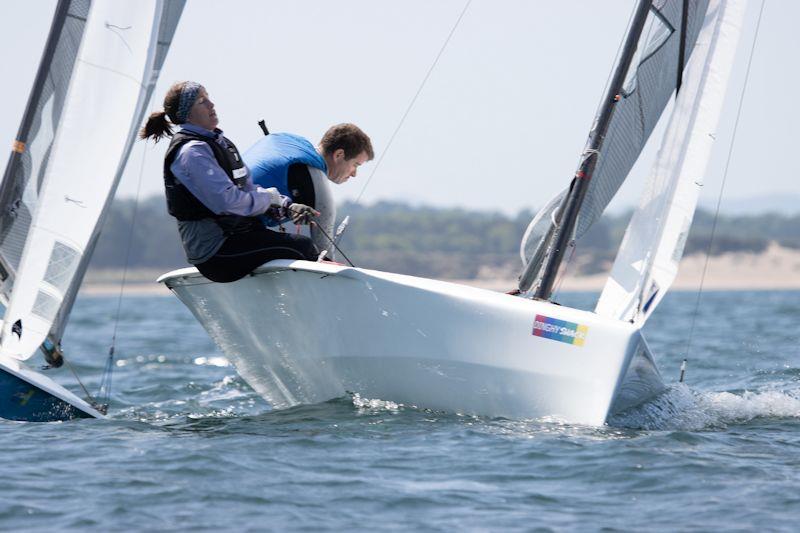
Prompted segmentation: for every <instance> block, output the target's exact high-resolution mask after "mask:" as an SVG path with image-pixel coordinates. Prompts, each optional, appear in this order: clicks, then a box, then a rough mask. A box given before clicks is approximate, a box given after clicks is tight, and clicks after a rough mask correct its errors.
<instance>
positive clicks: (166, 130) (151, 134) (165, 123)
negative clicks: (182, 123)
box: [139, 111, 172, 142]
mask: <svg viewBox="0 0 800 533" xmlns="http://www.w3.org/2000/svg"><path fill="white" fill-rule="evenodd" d="M163 137H172V124H170V122H169V120H167V113H166V112H165V111H156V112H155V113H151V114H150V116H149V117H148V118H147V123H145V125H144V127H143V128H142V129H141V131H139V138H140V139H153V140H154V141H155V142H158V141H160V140H161V139H162V138H163Z"/></svg>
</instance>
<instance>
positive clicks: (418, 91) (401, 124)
mask: <svg viewBox="0 0 800 533" xmlns="http://www.w3.org/2000/svg"><path fill="white" fill-rule="evenodd" d="M471 3H472V0H467V2H466V3H465V4H464V9H462V10H461V14H460V15H459V16H458V18H457V19H456V22H455V24H454V25H453V28H452V29H451V30H450V33H449V34H448V35H447V39H445V40H444V44H442V47H441V48H440V49H439V53H438V54H436V58H435V59H434V60H433V63H432V64H431V66H430V68H429V69H428V73H427V74H425V77H424V78H422V83H420V85H419V88H418V89H417V92H416V93H415V94H414V97H413V98H412V99H411V102H410V103H409V104H408V107H407V108H406V111H405V113H403V116H402V117H401V118H400V122H398V124H397V127H396V128H395V129H394V132H393V133H392V136H391V137H389V142H387V143H386V148H384V149H383V153H381V156H380V157H379V158H378V161H376V162H375V166H374V167H372V172H370V174H369V177H368V178H367V181H366V182H364V186H363V187H362V188H361V192H360V193H358V196H357V197H356V201H355V204H356V205H358V203H359V202H360V201H361V197H362V196H364V191H366V190H367V186H368V185H369V184H370V182H371V181H372V177H373V176H375V172H377V170H378V167H380V166H381V162H382V161H383V158H384V157H386V154H387V152H389V148H390V147H391V146H392V143H393V142H394V139H395V137H397V133H398V132H399V131H400V128H402V127H403V124H404V123H405V121H406V118H407V117H408V114H409V113H410V112H411V109H412V108H413V107H414V104H415V103H416V102H417V98H419V95H420V93H421V92H422V89H423V88H424V87H425V84H426V83H427V82H428V78H430V77H431V73H432V72H433V69H434V68H436V65H437V64H438V63H439V59H440V58H441V57H442V54H443V53H444V50H445V48H447V44H448V43H449V42H450V39H451V38H452V37H453V34H454V33H455V32H456V28H458V25H459V24H460V23H461V19H463V18H464V14H465V13H466V12H467V9H468V8H469V5H470V4H471Z"/></svg>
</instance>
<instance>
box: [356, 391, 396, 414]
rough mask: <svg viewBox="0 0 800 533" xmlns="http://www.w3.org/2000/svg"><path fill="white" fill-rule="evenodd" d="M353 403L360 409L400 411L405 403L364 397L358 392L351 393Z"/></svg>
mask: <svg viewBox="0 0 800 533" xmlns="http://www.w3.org/2000/svg"><path fill="white" fill-rule="evenodd" d="M351 399H352V401H353V405H354V406H355V407H356V408H357V409H359V410H370V411H392V412H394V411H399V410H400V408H401V407H403V404H398V403H395V402H391V401H389V400H378V399H370V398H362V397H361V395H360V394H358V393H357V392H355V393H353V394H352V395H351Z"/></svg>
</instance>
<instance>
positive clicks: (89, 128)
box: [0, 0, 184, 359]
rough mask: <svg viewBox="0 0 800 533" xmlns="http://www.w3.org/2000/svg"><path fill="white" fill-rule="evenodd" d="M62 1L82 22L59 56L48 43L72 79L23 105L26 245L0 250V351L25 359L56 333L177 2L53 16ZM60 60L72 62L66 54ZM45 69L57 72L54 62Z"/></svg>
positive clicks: (22, 232) (21, 178)
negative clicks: (27, 125) (5, 273)
mask: <svg viewBox="0 0 800 533" xmlns="http://www.w3.org/2000/svg"><path fill="white" fill-rule="evenodd" d="M65 4H68V6H67V7H66V9H67V10H68V13H69V14H68V15H67V17H66V19H67V20H68V21H71V20H73V19H74V20H79V21H81V24H82V25H83V28H82V31H78V30H77V29H74V30H72V33H70V34H69V35H70V39H68V40H66V44H65V46H67V47H68V49H67V50H65V51H62V50H60V49H58V48H59V46H61V45H62V43H63V42H64V41H65V40H64V39H58V40H57V42H58V44H57V45H56V48H57V49H58V50H57V51H56V52H55V56H56V57H58V56H60V55H63V56H65V58H66V59H65V60H66V61H67V63H72V64H74V65H73V68H72V70H71V77H70V74H69V73H61V77H62V78H63V79H62V80H61V82H60V84H58V85H57V86H56V88H55V89H54V91H53V92H52V95H51V97H50V98H48V97H47V91H43V93H42V94H43V95H44V96H43V97H40V98H39V99H38V100H40V101H41V103H39V102H37V103H32V105H33V106H35V107H37V109H40V111H39V112H38V116H39V119H38V120H39V126H38V127H37V128H36V129H35V133H34V134H33V139H34V140H33V142H32V143H31V145H36V144H37V143H38V142H40V139H41V145H42V147H41V148H40V149H39V150H35V149H34V146H29V147H27V151H29V152H30V156H29V157H28V158H25V159H24V160H23V161H22V163H21V164H20V169H19V170H12V172H15V173H16V175H15V177H16V178H17V180H16V182H17V183H25V187H24V188H25V190H26V193H24V194H23V195H22V198H23V200H22V201H21V202H19V203H20V205H21V206H22V205H24V206H25V208H26V209H25V213H27V215H26V216H28V217H29V218H30V222H29V223H27V226H28V227H27V228H24V229H23V228H22V224H20V227H19V228H18V230H17V231H16V233H14V234H13V238H15V239H19V238H20V237H22V238H24V239H25V244H24V248H23V249H22V252H21V254H19V252H18V251H17V248H18V247H19V243H18V242H16V241H13V242H12V240H10V237H6V236H4V237H6V238H5V239H4V240H3V241H2V244H0V246H2V248H0V251H2V253H3V254H4V256H3V257H4V259H5V260H6V262H7V263H8V264H9V265H10V266H11V268H12V270H13V272H10V273H9V274H10V276H9V279H12V276H13V275H15V279H13V290H12V291H11V293H10V301H9V302H8V307H7V310H6V315H5V319H4V324H3V332H2V338H1V339H0V343H1V344H0V353H2V354H4V355H9V356H12V357H16V358H18V359H27V358H29V357H30V356H31V355H32V354H33V353H34V352H35V351H36V350H37V348H38V347H39V346H40V345H41V344H42V342H43V341H44V340H45V338H46V337H47V335H48V332H50V330H51V328H52V329H53V331H55V332H58V333H60V332H61V330H62V329H63V322H64V320H65V319H66V314H68V310H69V307H70V306H71V303H72V300H73V297H74V293H75V291H76V290H77V286H78V284H79V283H80V279H81V278H82V276H83V272H84V270H85V265H86V263H87V261H88V257H89V255H91V250H92V248H93V245H94V242H95V241H96V235H97V233H96V226H97V225H98V222H99V221H101V219H102V217H103V215H104V213H105V211H106V210H107V206H108V202H109V198H110V197H111V196H112V195H113V193H114V192H115V190H116V187H117V184H118V183H119V179H120V177H121V175H122V171H123V169H124V166H125V162H126V160H127V157H128V154H129V153H130V150H131V146H132V143H133V141H134V139H135V133H136V130H137V128H138V125H139V124H140V123H141V119H142V116H143V113H144V110H145V107H146V103H147V99H148V98H149V96H150V94H151V93H152V90H153V86H154V83H155V81H156V79H157V76H158V70H159V69H160V67H161V64H162V63H163V60H164V56H165V54H166V47H168V46H169V41H170V40H171V37H172V34H173V32H174V30H175V26H176V24H177V19H178V17H179V16H180V12H181V10H182V8H183V4H184V1H183V0H177V1H170V0H150V1H137V2H112V1H99V0H98V1H95V2H93V3H92V5H91V8H90V9H88V8H89V5H88V2H72V3H65V2H62V3H61V4H60V5H59V8H58V9H59V10H60V9H64V8H65V7H64V5H65ZM78 7H80V8H81V9H82V10H83V11H80V10H79V9H78ZM87 12H88V16H87ZM57 17H58V13H57ZM56 21H58V18H57V19H56ZM54 31H56V30H55V28H54ZM62 31H64V30H62ZM76 39H77V40H79V41H80V42H79V44H78V43H76V42H75V40H76ZM159 41H161V42H160V43H159ZM69 53H72V54H73V55H74V60H72V59H71V58H69V57H66V56H69ZM43 68H45V67H43ZM46 68H48V69H51V70H53V69H57V68H61V67H60V63H56V62H55V61H53V62H52V63H51V65H48V66H47V67H46ZM65 84H66V85H65ZM56 95H59V96H57V97H56ZM42 98H44V100H42ZM32 102H33V99H32ZM56 111H57V113H56ZM50 117H52V120H51V119H50ZM18 148H19V149H25V147H18ZM45 152H47V155H43V154H45ZM23 153H24V152H23ZM20 159H22V158H20ZM26 161H27V164H26ZM12 164H14V158H13V157H12ZM6 177H8V173H7V175H6ZM4 186H5V183H4ZM7 196H8V197H9V198H11V202H10V203H9V202H7V203H5V204H2V206H0V207H3V208H4V209H6V208H8V206H9V205H12V204H13V203H14V199H13V195H12V194H8V195H7ZM4 201H5V200H4ZM4 213H5V211H4ZM21 214H24V213H19V212H18V213H16V215H14V216H12V218H16V220H19V219H20V216H21ZM3 227H5V225H4V226H3ZM9 233H12V232H9ZM15 246H16V247H17V248H15ZM15 253H16V254H18V255H19V258H18V259H16V260H15V255H14V254H15ZM8 286H9V284H8V283H7V284H6V285H5V286H4V290H5V291H6V294H8V290H7V289H8ZM62 309H65V310H66V312H62ZM56 340H57V339H56Z"/></svg>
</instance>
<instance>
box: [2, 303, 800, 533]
mask: <svg viewBox="0 0 800 533" xmlns="http://www.w3.org/2000/svg"><path fill="white" fill-rule="evenodd" d="M594 298H596V296H595V295H591V294H565V295H563V297H562V301H563V302H564V303H567V304H571V305H579V306H583V307H589V306H591V304H592V302H593V300H594ZM117 306H118V301H117V299H116V298H113V297H90V296H84V297H81V298H79V299H78V301H77V303H76V305H75V308H74V312H73V314H72V320H71V322H70V326H69V329H68V330H67V335H66V338H65V342H64V345H65V349H66V352H67V355H68V357H69V358H70V360H72V361H73V365H74V366H75V369H76V371H77V372H78V374H79V375H80V376H81V378H82V379H83V381H84V383H85V385H86V387H87V388H88V389H89V390H90V391H94V390H96V388H97V386H98V384H99V382H100V378H101V374H102V367H103V363H104V359H105V357H106V354H107V352H108V348H109V344H110V342H111V338H112V336H113V334H114V330H115V327H116V362H115V371H114V381H113V397H112V404H111V411H110V418H109V419H108V420H79V421H72V422H65V423H49V424H35V423H17V422H7V421H0V454H2V455H1V457H2V461H0V465H1V468H2V473H0V529H2V530H26V531H30V530H64V529H78V530H97V531H108V530H237V531H247V530H268V529H273V530H297V529H305V530H337V531H339V530H350V529H355V530H387V529H393V530H434V531H435V530H443V531H444V530H504V531H505V530H508V531H526V530H532V529H537V528H541V529H544V530H547V529H552V530H598V529H612V530H613V529H617V530H662V531H663V530H670V531H671V530H750V529H759V530H797V528H798V527H799V526H798V519H799V518H800V349H799V348H798V341H799V340H800V333H799V332H800V293H798V292H752V293H746V292H708V293H705V294H703V295H702V298H701V299H700V300H699V302H698V299H697V294H696V293H691V292H684V293H671V294H670V295H668V297H667V298H666V299H665V301H664V302H663V303H662V304H661V307H660V308H659V309H658V311H657V312H656V314H655V315H654V316H653V318H652V320H651V323H650V324H648V327H647V336H648V339H649V341H650V345H651V348H652V349H653V351H654V353H655V354H656V357H657V359H658V362H659V366H660V367H661V370H662V372H663V374H664V377H665V380H666V381H667V382H669V383H670V385H669V389H668V391H667V392H666V393H665V394H664V395H662V396H661V397H659V398H658V399H656V400H654V401H652V402H650V403H649V404H646V405H644V406H642V407H640V408H638V409H635V410H633V411H631V412H628V413H625V414H624V415H621V416H618V417H615V418H614V419H613V420H612V421H611V423H610V424H609V425H607V426H603V427H585V426H579V425H570V424H564V423H562V422H560V421H558V420H548V419H544V420H508V419H502V418H501V419H493V418H481V417H474V416H464V415H459V414H454V413H441V412H432V411H427V410H424V409H418V408H414V407H412V406H405V405H398V404H396V403H392V402H390V401H385V400H384V399H380V398H362V397H360V396H358V395H356V396H353V397H345V398H340V399H336V400H333V401H330V402H327V403H322V404H317V405H307V406H300V407H296V408H292V409H288V410H284V411H271V410H270V408H269V406H268V405H267V404H266V403H265V402H264V401H263V400H262V399H261V398H260V397H259V396H258V395H256V394H255V393H254V392H253V391H252V390H251V389H250V388H249V387H248V386H247V384H246V383H244V382H243V381H242V380H241V379H240V378H239V377H238V376H237V374H236V372H235V371H234V369H233V368H232V367H231V366H229V365H228V363H227V361H226V360H225V358H224V356H223V355H222V354H221V353H220V352H219V351H218V350H217V349H216V347H215V346H214V345H213V343H212V342H211V341H210V340H209V338H208V336H207V335H206V334H205V332H204V331H203V330H202V329H201V328H200V326H199V325H198V324H197V323H196V322H195V321H194V319H193V317H192V316H191V315H190V314H189V312H188V311H186V310H185V309H184V308H183V307H182V306H181V304H180V303H178V302H177V300H175V299H174V298H172V297H169V296H166V297H131V298H126V299H124V300H123V301H122V304H121V307H120V318H119V320H118V321H117V320H115V318H114V317H115V315H116V312H117ZM687 352H688V353H687ZM684 357H688V370H687V374H686V380H685V383H683V384H679V383H677V379H678V376H679V367H680V362H681V360H682V359H683V358H684ZM48 372H49V373H51V374H53V375H54V376H55V379H57V380H59V381H60V382H62V383H64V384H65V385H67V386H68V387H69V388H71V389H72V390H74V391H76V392H80V390H79V388H78V387H77V386H76V384H75V380H74V378H72V377H71V375H70V373H69V371H68V370H66V369H60V370H58V371H48Z"/></svg>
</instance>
